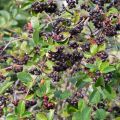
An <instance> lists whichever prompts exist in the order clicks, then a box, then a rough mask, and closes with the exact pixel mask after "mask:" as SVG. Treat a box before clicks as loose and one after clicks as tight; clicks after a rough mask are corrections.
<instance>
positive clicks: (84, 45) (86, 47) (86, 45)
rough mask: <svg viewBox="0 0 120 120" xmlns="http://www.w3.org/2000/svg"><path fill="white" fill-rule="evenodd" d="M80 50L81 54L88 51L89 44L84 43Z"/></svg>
mask: <svg viewBox="0 0 120 120" xmlns="http://www.w3.org/2000/svg"><path fill="white" fill-rule="evenodd" d="M81 49H82V51H83V52H85V51H90V43H89V42H86V43H84V44H83V45H81Z"/></svg>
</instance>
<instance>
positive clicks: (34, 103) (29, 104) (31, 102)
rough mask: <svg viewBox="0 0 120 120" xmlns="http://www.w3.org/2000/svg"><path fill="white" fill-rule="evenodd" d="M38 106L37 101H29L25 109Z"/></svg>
mask: <svg viewBox="0 0 120 120" xmlns="http://www.w3.org/2000/svg"><path fill="white" fill-rule="evenodd" d="M36 104H37V101H36V100H31V101H29V100H27V101H26V102H25V107H26V108H27V109H28V108H30V107H31V106H34V105H36Z"/></svg>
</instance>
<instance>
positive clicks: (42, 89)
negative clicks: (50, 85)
mask: <svg viewBox="0 0 120 120" xmlns="http://www.w3.org/2000/svg"><path fill="white" fill-rule="evenodd" d="M45 93H46V86H45V85H42V86H41V87H40V88H39V89H38V90H37V91H36V94H37V96H39V97H42V96H43V95H44V94H45Z"/></svg>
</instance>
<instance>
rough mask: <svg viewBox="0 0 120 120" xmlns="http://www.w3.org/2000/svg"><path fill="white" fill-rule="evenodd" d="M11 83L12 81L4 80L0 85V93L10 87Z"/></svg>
mask: <svg viewBox="0 0 120 120" xmlns="http://www.w3.org/2000/svg"><path fill="white" fill-rule="evenodd" d="M12 84H13V82H10V81H5V82H3V83H2V84H1V85H0V94H3V93H4V92H5V91H6V90H7V89H9V88H10V86H11V85H12Z"/></svg>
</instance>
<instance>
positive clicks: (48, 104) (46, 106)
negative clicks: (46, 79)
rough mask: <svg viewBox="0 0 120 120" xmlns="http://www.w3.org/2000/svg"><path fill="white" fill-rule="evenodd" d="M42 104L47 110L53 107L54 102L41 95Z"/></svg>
mask: <svg viewBox="0 0 120 120" xmlns="http://www.w3.org/2000/svg"><path fill="white" fill-rule="evenodd" d="M43 105H44V107H45V108H46V109H47V110H50V109H53V108H54V107H55V104H54V103H52V102H49V98H48V96H46V95H44V96H43Z"/></svg>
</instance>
